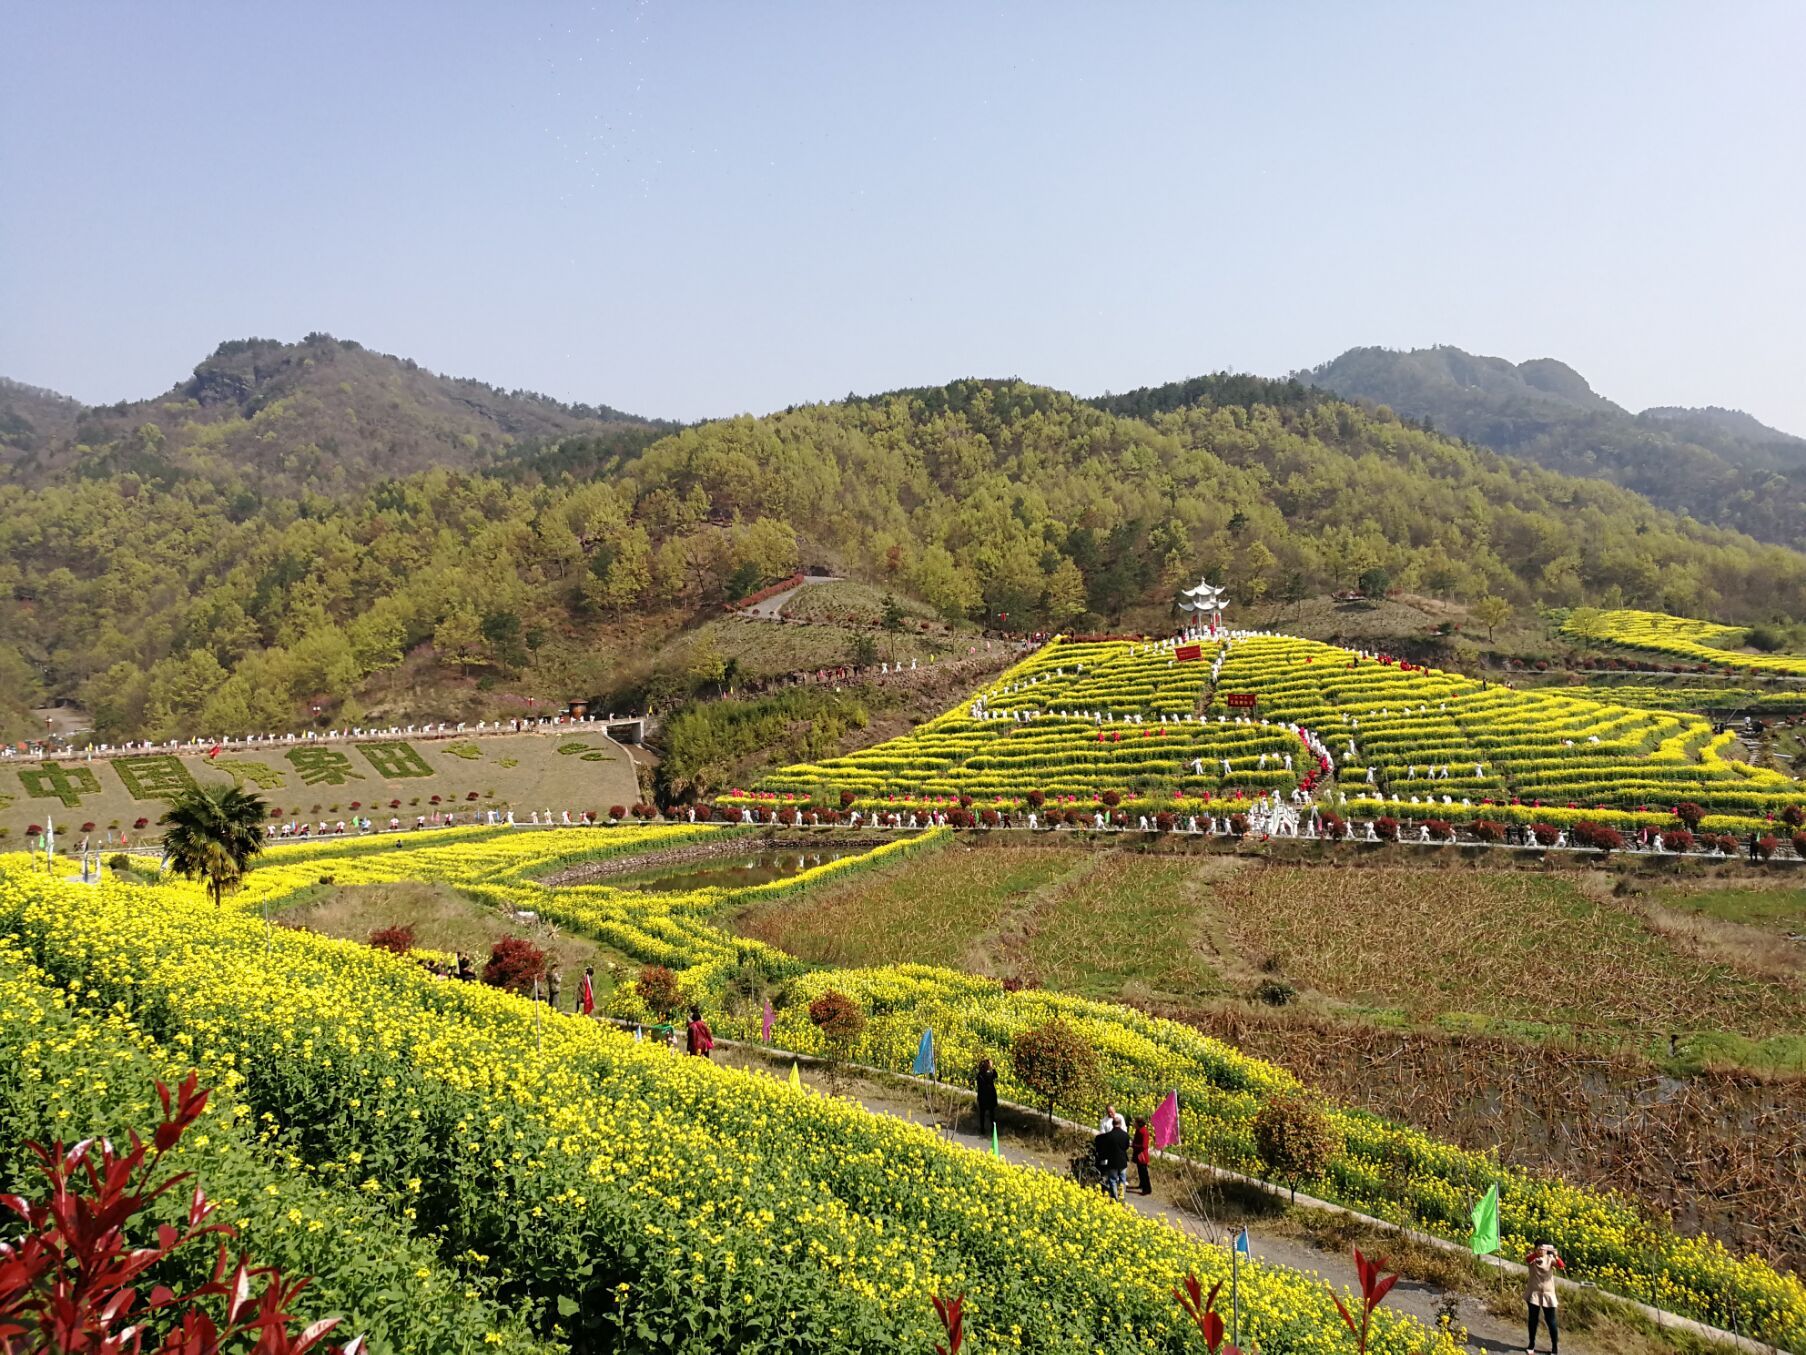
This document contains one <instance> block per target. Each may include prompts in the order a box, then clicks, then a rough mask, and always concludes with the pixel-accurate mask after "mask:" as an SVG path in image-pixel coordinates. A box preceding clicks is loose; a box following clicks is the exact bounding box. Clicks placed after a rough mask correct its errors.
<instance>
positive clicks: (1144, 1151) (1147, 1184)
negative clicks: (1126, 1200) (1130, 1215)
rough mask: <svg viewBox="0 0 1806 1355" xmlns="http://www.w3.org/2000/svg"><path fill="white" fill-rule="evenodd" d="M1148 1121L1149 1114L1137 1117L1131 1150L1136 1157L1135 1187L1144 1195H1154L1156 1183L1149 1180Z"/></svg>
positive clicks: (1130, 1145) (1130, 1143)
mask: <svg viewBox="0 0 1806 1355" xmlns="http://www.w3.org/2000/svg"><path fill="white" fill-rule="evenodd" d="M1150 1146H1151V1145H1150V1144H1149V1143H1148V1121H1147V1116H1145V1115H1137V1116H1136V1117H1135V1135H1134V1137H1133V1138H1132V1139H1131V1140H1130V1142H1129V1151H1130V1153H1131V1154H1132V1155H1133V1156H1134V1158H1135V1174H1136V1181H1135V1189H1136V1190H1137V1192H1139V1193H1140V1194H1142V1195H1152V1194H1153V1193H1154V1184H1153V1182H1151V1181H1149V1180H1148V1157H1149V1153H1148V1149H1149V1147H1150Z"/></svg>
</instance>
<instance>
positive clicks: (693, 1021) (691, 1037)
mask: <svg viewBox="0 0 1806 1355" xmlns="http://www.w3.org/2000/svg"><path fill="white" fill-rule="evenodd" d="M686 1045H687V1047H688V1049H689V1051H690V1052H691V1053H692V1054H695V1055H698V1056H700V1057H701V1058H705V1059H706V1058H707V1057H708V1056H709V1051H710V1050H712V1049H714V1047H715V1032H714V1031H712V1030H710V1029H709V1023H708V1022H707V1021H704V1020H703V1019H702V1008H701V1007H692V1008H690V1029H689V1033H688V1035H687V1036H686Z"/></svg>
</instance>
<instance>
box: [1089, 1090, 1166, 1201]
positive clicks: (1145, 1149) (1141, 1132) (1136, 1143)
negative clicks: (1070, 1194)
mask: <svg viewBox="0 0 1806 1355" xmlns="http://www.w3.org/2000/svg"><path fill="white" fill-rule="evenodd" d="M1152 1146H1153V1145H1152V1142H1151V1140H1150V1137H1149V1134H1148V1121H1147V1117H1146V1116H1145V1115H1137V1116H1136V1117H1135V1129H1134V1132H1133V1133H1131V1132H1130V1130H1129V1122H1128V1120H1127V1119H1125V1118H1124V1117H1123V1113H1122V1112H1121V1111H1120V1110H1118V1109H1117V1108H1116V1107H1115V1106H1105V1107H1104V1118H1103V1119H1102V1120H1101V1121H1099V1123H1098V1126H1097V1136H1096V1137H1095V1138H1093V1139H1092V1140H1091V1155H1092V1158H1093V1160H1094V1161H1095V1162H1096V1163H1097V1168H1098V1170H1099V1171H1100V1172H1102V1173H1103V1177H1104V1194H1106V1195H1108V1196H1109V1197H1110V1198H1111V1199H1113V1200H1120V1199H1122V1198H1123V1195H1124V1192H1125V1191H1126V1190H1127V1188H1128V1184H1129V1164H1130V1163H1131V1162H1133V1163H1134V1164H1135V1175H1136V1182H1135V1193H1136V1194H1137V1195H1152V1194H1153V1193H1154V1185H1153V1182H1152V1181H1150V1180H1149V1179H1148V1162H1149V1160H1150V1159H1151V1158H1152V1156H1153V1154H1152V1152H1151V1149H1152Z"/></svg>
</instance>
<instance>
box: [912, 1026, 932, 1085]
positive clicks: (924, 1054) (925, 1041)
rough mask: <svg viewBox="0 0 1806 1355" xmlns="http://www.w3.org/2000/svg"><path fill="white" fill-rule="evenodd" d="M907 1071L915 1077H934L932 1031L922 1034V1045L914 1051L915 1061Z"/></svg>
mask: <svg viewBox="0 0 1806 1355" xmlns="http://www.w3.org/2000/svg"><path fill="white" fill-rule="evenodd" d="M909 1071H910V1072H912V1073H914V1074H915V1075H916V1076H917V1077H933V1076H934V1032H933V1031H932V1030H925V1031H923V1032H922V1043H921V1045H920V1047H918V1048H917V1050H916V1061H915V1064H914V1066H912V1067H911V1068H910V1070H909Z"/></svg>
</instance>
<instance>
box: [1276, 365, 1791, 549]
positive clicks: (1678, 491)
mask: <svg viewBox="0 0 1806 1355" xmlns="http://www.w3.org/2000/svg"><path fill="white" fill-rule="evenodd" d="M1302 375H1303V376H1304V377H1305V378H1306V379H1308V380H1309V381H1311V382H1312V383H1313V384H1315V385H1317V386H1320V387H1322V388H1323V389H1325V390H1329V391H1333V392H1335V393H1336V394H1337V395H1340V396H1343V397H1344V398H1348V399H1356V400H1365V401H1370V402H1372V403H1374V404H1382V405H1386V406H1387V407H1389V408H1390V409H1392V410H1393V412H1394V413H1397V414H1400V415H1403V416H1404V417H1406V418H1411V419H1422V420H1427V421H1428V422H1429V423H1431V424H1432V425H1434V426H1435V427H1436V428H1439V429H1441V430H1442V431H1444V432H1448V433H1453V434H1455V435H1456V436H1458V437H1462V438H1465V439H1467V440H1468V441H1469V442H1472V443H1475V444H1478V445H1480V446H1485V447H1490V448H1492V449H1493V450H1494V451H1497V452H1502V453H1505V454H1507V455H1511V456H1519V457H1523V458H1525V459H1527V460H1531V461H1534V462H1536V463H1537V464H1539V465H1542V466H1546V467H1548V468H1549V469H1551V470H1557V471H1561V472H1563V473H1565V474H1568V475H1582V476H1587V477H1590V478H1593V479H1600V480H1609V481H1611V482H1612V483H1614V484H1618V485H1623V486H1624V487H1625V488H1627V489H1634V490H1636V491H1637V492H1638V493H1640V494H1643V495H1644V496H1646V497H1647V498H1649V499H1650V500H1652V501H1653V502H1655V503H1657V504H1659V505H1660V506H1662V507H1664V508H1668V509H1671V510H1673V511H1675V512H1680V513H1686V514H1688V515H1690V516H1692V517H1694V518H1697V519H1698V520H1699V521H1701V522H1711V523H1717V524H1719V525H1721V526H1726V527H1735V528H1738V529H1739V530H1742V531H1746V532H1749V533H1750V534H1751V535H1753V536H1756V537H1760V538H1762V539H1763V540H1766V541H1775V542H1780V543H1782V544H1785V545H1789V546H1793V545H1797V544H1798V543H1799V542H1800V541H1801V540H1803V539H1806V439H1800V438H1795V437H1791V436H1789V435H1788V434H1786V433H1782V432H1779V431H1778V430H1776V429H1773V428H1770V427H1768V426H1767V425H1766V424H1763V423H1761V422H1759V421H1757V420H1756V419H1753V418H1751V417H1750V416H1749V415H1748V414H1744V413H1742V412H1740V411H1737V410H1728V409H1718V408H1706V409H1682V408H1679V407H1676V406H1657V407H1654V408H1651V409H1647V410H1644V411H1643V412H1642V413H1641V414H1633V413H1631V412H1630V411H1629V410H1627V409H1625V408H1623V407H1622V406H1620V405H1616V404H1614V403H1612V401H1610V400H1608V399H1606V398H1605V397H1604V396H1602V395H1600V394H1598V392H1596V391H1595V390H1594V389H1593V388H1592V386H1591V385H1590V384H1589V383H1588V382H1587V380H1586V378H1585V377H1583V376H1581V374H1580V373H1579V372H1577V371H1575V370H1574V369H1573V368H1572V367H1570V366H1568V365H1567V364H1566V363H1565V362H1559V361H1557V360H1556V359H1554V358H1532V359H1531V360H1529V361H1528V362H1518V363H1514V362H1510V361H1508V360H1506V359H1505V358H1495V357H1483V356H1477V355H1475V354H1472V353H1467V352H1464V351H1462V350H1461V349H1459V348H1454V347H1449V346H1442V347H1436V348H1419V349H1413V350H1410V351H1408V352H1401V351H1398V350H1394V349H1385V348H1351V349H1349V350H1348V352H1346V353H1344V354H1342V355H1341V356H1340V357H1338V358H1336V359H1334V360H1333V361H1331V362H1326V363H1324V364H1323V365H1322V366H1320V367H1315V368H1312V369H1311V370H1310V371H1309V372H1307V373H1303V374H1302Z"/></svg>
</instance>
